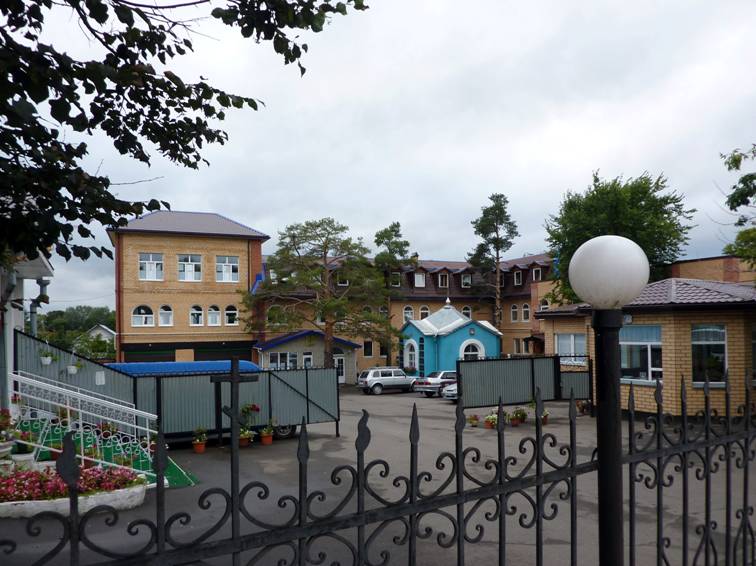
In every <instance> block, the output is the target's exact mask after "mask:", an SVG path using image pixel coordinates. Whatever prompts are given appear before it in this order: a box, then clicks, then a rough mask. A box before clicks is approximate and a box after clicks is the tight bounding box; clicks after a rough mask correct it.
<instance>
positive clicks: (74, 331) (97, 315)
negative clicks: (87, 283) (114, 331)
mask: <svg viewBox="0 0 756 566" xmlns="http://www.w3.org/2000/svg"><path fill="white" fill-rule="evenodd" d="M96 324H104V325H105V326H107V327H108V328H115V311H112V310H110V309H109V308H108V307H91V306H88V305H78V306H75V307H68V308H67V309H66V310H52V311H49V312H47V313H43V314H40V315H39V321H38V325H39V338H41V339H42V340H46V341H48V342H50V343H51V344H54V345H55V346H60V347H61V348H66V349H69V350H70V349H71V348H73V347H74V345H75V344H78V342H80V341H81V340H82V338H81V337H82V336H85V335H86V332H87V331H88V330H89V329H91V328H92V327H93V326H94V325H96ZM77 351H78V349H77Z"/></svg>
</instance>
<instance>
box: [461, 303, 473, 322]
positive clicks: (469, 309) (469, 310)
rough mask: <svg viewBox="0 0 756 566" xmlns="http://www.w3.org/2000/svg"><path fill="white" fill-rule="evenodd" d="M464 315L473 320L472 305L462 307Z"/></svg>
mask: <svg viewBox="0 0 756 566" xmlns="http://www.w3.org/2000/svg"><path fill="white" fill-rule="evenodd" d="M462 314H463V315H465V316H466V317H467V318H469V319H472V307H471V306H470V305H465V306H464V307H462Z"/></svg>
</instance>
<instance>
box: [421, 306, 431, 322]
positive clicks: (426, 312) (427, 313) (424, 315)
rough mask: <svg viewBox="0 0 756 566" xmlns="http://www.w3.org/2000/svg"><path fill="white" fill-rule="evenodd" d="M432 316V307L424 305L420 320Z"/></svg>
mask: <svg viewBox="0 0 756 566" xmlns="http://www.w3.org/2000/svg"><path fill="white" fill-rule="evenodd" d="M429 316H430V309H429V308H428V307H426V306H425V305H423V306H422V307H420V320H423V319H424V318H428V317H429Z"/></svg>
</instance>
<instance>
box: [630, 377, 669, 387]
mask: <svg viewBox="0 0 756 566" xmlns="http://www.w3.org/2000/svg"><path fill="white" fill-rule="evenodd" d="M659 382H660V383H662V384H663V383H664V380H663V379H660V380H659ZM620 383H622V384H624V385H630V384H631V383H632V384H633V385H640V386H643V387H656V380H655V379H632V378H629V377H622V378H620Z"/></svg>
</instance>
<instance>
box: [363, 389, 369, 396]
mask: <svg viewBox="0 0 756 566" xmlns="http://www.w3.org/2000/svg"><path fill="white" fill-rule="evenodd" d="M362 393H364V394H365V395H370V389H363V390H362Z"/></svg>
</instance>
